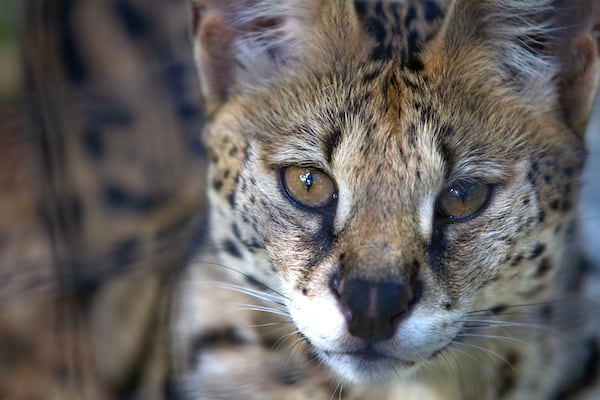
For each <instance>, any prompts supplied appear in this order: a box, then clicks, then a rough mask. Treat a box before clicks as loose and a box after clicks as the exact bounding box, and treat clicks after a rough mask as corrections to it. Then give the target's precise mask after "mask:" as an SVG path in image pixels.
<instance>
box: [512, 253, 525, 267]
mask: <svg viewBox="0 0 600 400" xmlns="http://www.w3.org/2000/svg"><path fill="white" fill-rule="evenodd" d="M521 261H523V255H522V254H517V255H516V256H515V257H514V258H513V259H512V261H511V263H510V266H511V267H516V266H517V265H519V264H520V263H521Z"/></svg>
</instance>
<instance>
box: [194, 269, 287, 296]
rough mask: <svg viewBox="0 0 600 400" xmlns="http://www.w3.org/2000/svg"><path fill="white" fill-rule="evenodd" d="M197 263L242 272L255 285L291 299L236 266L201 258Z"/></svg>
mask: <svg viewBox="0 0 600 400" xmlns="http://www.w3.org/2000/svg"><path fill="white" fill-rule="evenodd" d="M196 263H198V264H202V265H206V266H212V267H218V268H223V269H226V270H228V271H231V272H235V273H237V274H240V275H241V276H243V277H244V278H246V280H247V281H249V282H252V284H253V285H256V286H259V287H261V288H264V289H266V290H268V291H270V292H273V293H275V294H276V295H278V296H280V297H281V298H283V299H286V300H289V298H288V297H287V296H285V295H284V294H283V293H281V292H279V291H277V290H275V289H273V288H271V287H269V286H267V285H265V284H264V283H263V282H260V281H258V280H256V279H255V278H254V277H252V276H251V275H249V274H247V273H245V272H242V271H240V270H238V269H236V268H233V267H229V266H227V265H225V264H221V263H218V262H214V261H201V260H198V261H196Z"/></svg>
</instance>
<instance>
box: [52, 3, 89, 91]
mask: <svg viewBox="0 0 600 400" xmlns="http://www.w3.org/2000/svg"><path fill="white" fill-rule="evenodd" d="M76 3H77V2H76V1H73V0H64V1H62V2H60V3H59V4H60V8H59V11H58V12H59V13H60V16H59V19H60V20H61V22H62V23H61V24H60V25H59V26H58V29H59V40H60V44H61V50H62V53H63V54H62V55H61V56H60V59H61V60H63V62H64V63H65V65H64V66H65V70H66V72H67V75H68V77H69V79H70V80H71V82H73V83H76V84H80V83H83V81H85V80H86V79H87V77H88V75H89V71H88V68H87V66H86V63H85V61H84V59H83V55H82V53H81V50H80V49H79V46H78V43H80V42H81V41H80V40H79V39H78V38H77V36H76V34H75V32H74V31H73V14H72V13H73V10H74V9H75V8H76V7H75V6H74V4H76Z"/></svg>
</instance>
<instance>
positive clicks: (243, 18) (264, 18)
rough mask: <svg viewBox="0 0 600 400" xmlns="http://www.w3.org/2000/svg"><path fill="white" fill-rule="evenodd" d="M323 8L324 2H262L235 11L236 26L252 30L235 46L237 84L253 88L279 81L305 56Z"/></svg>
mask: <svg viewBox="0 0 600 400" xmlns="http://www.w3.org/2000/svg"><path fill="white" fill-rule="evenodd" d="M322 5H323V1H322V0H311V1H296V0H294V1H292V0H284V1H276V0H259V1H256V2H253V3H252V4H251V5H249V6H246V7H245V8H244V9H234V12H233V15H230V17H231V18H232V19H233V25H234V26H240V27H251V28H250V29H244V30H245V32H243V33H242V34H241V35H239V36H238V37H237V39H236V40H235V43H234V56H235V58H236V60H237V62H238V68H237V74H236V77H237V80H238V82H240V84H241V85H242V86H243V87H247V88H253V87H255V86H264V85H265V84H267V85H268V84H269V83H270V82H272V81H273V80H276V79H277V78H278V72H281V70H282V69H284V68H285V67H286V66H287V65H289V64H290V63H291V61H292V60H293V59H297V58H300V57H301V56H302V53H303V49H305V48H306V46H304V44H305V43H307V41H308V40H309V39H308V36H310V35H309V30H310V26H311V25H312V24H313V23H314V22H315V20H316V19H317V18H319V15H320V10H321V9H322ZM252 27H253V28H254V29H252Z"/></svg>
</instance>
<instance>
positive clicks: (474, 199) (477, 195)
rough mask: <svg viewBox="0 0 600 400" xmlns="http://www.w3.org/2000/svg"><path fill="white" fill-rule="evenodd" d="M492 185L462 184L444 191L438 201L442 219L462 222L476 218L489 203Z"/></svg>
mask: <svg viewBox="0 0 600 400" xmlns="http://www.w3.org/2000/svg"><path fill="white" fill-rule="evenodd" d="M491 191H492V186H491V185H486V184H481V183H460V184H456V185H453V186H449V187H447V188H446V189H444V190H443V191H442V193H441V194H440V195H439V197H438V201H437V212H438V213H439V216H440V217H442V218H449V219H451V220H462V219H467V218H469V217H471V216H474V214H476V213H477V212H478V211H480V210H481V209H482V208H483V207H484V206H485V205H486V204H487V203H488V199H489V197H490V194H491Z"/></svg>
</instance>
